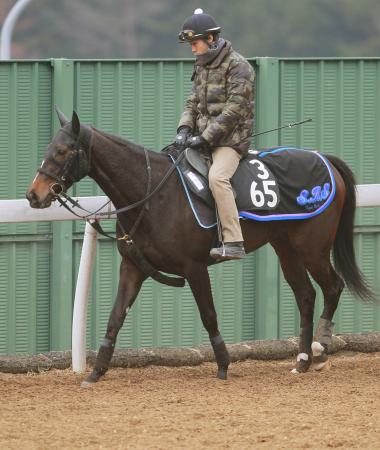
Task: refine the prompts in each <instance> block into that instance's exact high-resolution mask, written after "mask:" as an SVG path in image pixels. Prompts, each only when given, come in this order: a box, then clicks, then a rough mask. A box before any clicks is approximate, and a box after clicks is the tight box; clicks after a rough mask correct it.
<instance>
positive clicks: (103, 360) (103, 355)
mask: <svg viewBox="0 0 380 450" xmlns="http://www.w3.org/2000/svg"><path fill="white" fill-rule="evenodd" d="M114 349H115V347H114V346H112V347H105V346H104V345H101V346H100V348H99V352H98V356H97V357H96V361H95V366H94V369H95V370H96V371H97V372H99V373H100V375H104V374H105V373H106V372H107V370H108V367H109V365H110V362H111V359H112V355H113V351H114Z"/></svg>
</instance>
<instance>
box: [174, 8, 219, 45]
mask: <svg viewBox="0 0 380 450" xmlns="http://www.w3.org/2000/svg"><path fill="white" fill-rule="evenodd" d="M220 30H221V27H220V26H219V25H218V24H217V23H216V20H215V19H214V18H213V17H212V16H210V15H209V14H205V13H204V12H203V10H202V9H201V8H197V9H196V10H195V11H194V14H193V15H192V16H190V17H188V18H187V19H186V20H185V21H184V22H183V25H182V31H181V32H180V33H179V34H178V38H179V42H181V43H183V42H191V41H194V40H195V39H207V37H208V35H210V34H212V35H217V34H219V33H220Z"/></svg>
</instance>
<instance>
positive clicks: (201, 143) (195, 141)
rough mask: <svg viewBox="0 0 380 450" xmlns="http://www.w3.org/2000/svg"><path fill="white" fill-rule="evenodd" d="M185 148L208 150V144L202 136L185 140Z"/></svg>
mask: <svg viewBox="0 0 380 450" xmlns="http://www.w3.org/2000/svg"><path fill="white" fill-rule="evenodd" d="M186 146H187V147H190V148H195V149H197V150H201V149H202V148H203V149H205V150H207V149H208V148H209V145H208V142H207V141H206V139H204V138H203V137H202V136H193V137H191V138H190V139H188V140H187V142H186Z"/></svg>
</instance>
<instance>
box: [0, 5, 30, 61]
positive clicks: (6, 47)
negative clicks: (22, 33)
mask: <svg viewBox="0 0 380 450" xmlns="http://www.w3.org/2000/svg"><path fill="white" fill-rule="evenodd" d="M30 1H31V0H18V2H16V4H15V5H14V6H13V8H12V9H11V10H10V11H9V13H8V15H7V17H6V18H5V20H4V24H3V27H2V29H1V36H0V40H1V44H0V59H11V42H12V32H13V28H14V26H15V24H16V22H17V19H18V18H19V16H20V14H21V13H22V11H23V10H24V8H25V7H26V6H27V5H28V3H29V2H30Z"/></svg>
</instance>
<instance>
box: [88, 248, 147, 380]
mask: <svg viewBox="0 0 380 450" xmlns="http://www.w3.org/2000/svg"><path fill="white" fill-rule="evenodd" d="M145 278H146V277H145V276H144V275H143V274H142V273H141V272H140V271H139V270H138V269H137V268H136V267H135V266H134V264H133V263H131V262H130V261H129V260H128V259H127V258H125V257H124V258H123V259H122V261H121V264H120V280H119V287H118V292H117V296H116V300H115V304H114V306H113V308H112V312H111V315H110V318H109V320H108V326H107V332H106V335H105V337H104V340H103V342H102V344H101V346H100V348H99V352H98V355H97V357H96V361H95V366H94V368H93V370H92V373H91V374H90V375H89V376H88V377H87V379H86V381H84V382H83V383H82V387H85V386H88V385H89V384H90V383H95V382H97V381H98V380H99V378H100V377H101V376H103V375H104V374H105V373H106V372H107V370H108V367H109V364H110V361H111V358H112V355H113V352H114V349H115V344H116V338H117V334H118V333H119V330H120V328H121V327H122V325H123V323H124V320H125V318H126V316H127V314H128V311H129V309H130V308H131V306H132V305H133V302H134V301H135V299H136V297H137V294H138V293H139V291H140V288H141V285H142V282H143V281H144V280H145Z"/></svg>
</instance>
